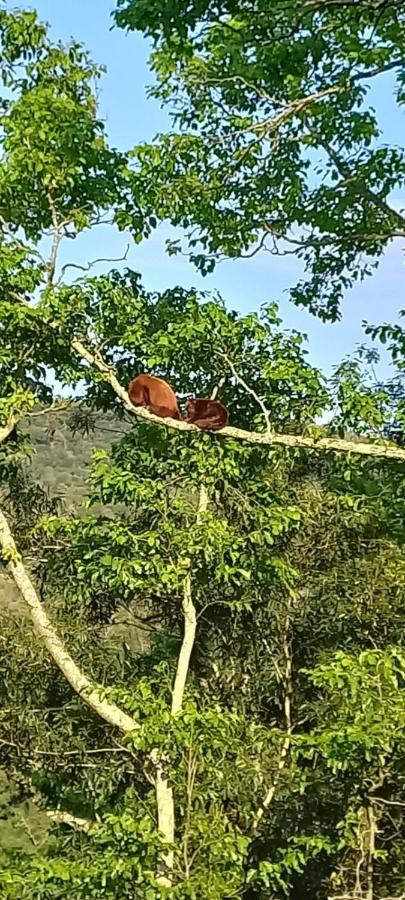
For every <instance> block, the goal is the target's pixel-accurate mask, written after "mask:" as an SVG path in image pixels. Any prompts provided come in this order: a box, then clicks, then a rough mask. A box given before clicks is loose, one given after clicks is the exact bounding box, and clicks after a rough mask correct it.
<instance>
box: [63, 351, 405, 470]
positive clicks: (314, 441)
mask: <svg viewBox="0 0 405 900" xmlns="http://www.w3.org/2000/svg"><path fill="white" fill-rule="evenodd" d="M72 348H73V349H74V350H76V352H77V353H78V354H79V356H81V357H82V358H83V359H85V360H86V362H88V363H89V365H91V366H94V367H95V368H96V369H97V370H98V371H99V372H100V373H101V374H102V375H103V377H104V378H105V380H106V381H108V382H109V384H110V385H111V387H112V389H113V391H114V392H115V394H116V395H117V397H119V399H120V400H121V401H122V404H123V406H124V408H125V409H126V410H127V411H128V412H129V413H131V415H133V416H137V417H139V418H140V419H145V421H147V422H153V423H154V424H155V425H160V426H161V427H162V426H163V425H165V426H166V427H168V428H172V429H174V430H175V431H188V432H191V431H194V432H199V431H200V429H199V428H197V426H196V425H190V424H189V423H188V422H184V421H182V420H180V421H179V420H177V419H163V418H159V416H155V415H154V414H153V413H151V412H149V410H147V409H145V408H143V407H141V406H138V407H135V406H133V405H132V403H131V401H130V399H129V397H128V394H127V392H126V390H124V388H123V387H122V386H121V385H120V383H119V381H118V379H117V377H116V375H115V374H114V370H113V368H111V367H110V366H108V365H107V364H106V363H105V362H103V360H102V359H101V357H100V356H99V355H98V354H97V353H92V352H90V351H89V350H87V348H86V347H85V346H84V344H83V343H82V341H80V340H73V341H72ZM216 434H217V436H218V437H222V438H232V439H233V440H236V441H243V442H245V443H248V444H256V445H258V446H259V445H260V446H267V447H271V446H275V447H276V446H281V447H287V448H289V449H291V450H294V449H295V450H297V449H301V450H314V451H316V452H320V451H323V452H330V451H335V452H337V453H355V454H358V455H359V456H370V457H374V458H375V459H387V460H389V459H392V460H397V461H398V462H405V449H404V448H402V447H396V446H395V445H394V444H389V443H388V442H386V443H381V444H372V443H366V442H365V441H349V440H345V439H343V438H337V437H319V438H318V437H309V436H308V437H307V436H304V435H294V434H277V433H276V432H273V433H272V434H271V435H268V434H266V433H265V432H264V433H263V432H258V431H245V430H244V429H242V428H233V427H232V426H229V425H228V426H227V427H226V428H222V429H221V430H220V431H217V432H216Z"/></svg>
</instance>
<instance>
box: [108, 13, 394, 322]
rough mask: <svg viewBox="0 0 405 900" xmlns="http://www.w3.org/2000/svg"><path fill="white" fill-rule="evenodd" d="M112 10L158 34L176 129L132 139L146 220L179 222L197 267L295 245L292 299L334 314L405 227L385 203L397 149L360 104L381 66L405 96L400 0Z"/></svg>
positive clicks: (173, 248) (121, 20)
mask: <svg viewBox="0 0 405 900" xmlns="http://www.w3.org/2000/svg"><path fill="white" fill-rule="evenodd" d="M115 17H116V21H117V23H118V24H119V25H120V26H121V27H124V28H128V29H136V30H139V31H141V32H142V33H143V34H145V35H147V36H148V37H149V38H151V39H152V42H153V53H152V57H151V61H152V65H153V69H154V72H155V75H156V77H157V85H156V86H155V87H154V88H153V89H152V91H151V93H152V95H154V96H156V97H158V98H159V99H160V100H161V101H163V102H164V103H167V104H169V106H170V108H171V109H172V111H173V121H174V130H173V131H172V132H171V133H168V134H165V135H160V136H158V138H157V139H156V140H155V142H154V143H153V144H151V145H147V144H143V145H140V146H139V147H136V148H135V149H134V151H133V157H134V178H135V180H136V185H137V190H138V194H137V196H138V197H139V198H140V202H141V206H142V208H143V210H144V213H145V215H146V216H147V217H148V219H149V223H150V225H151V226H152V227H153V225H154V224H156V222H157V220H159V219H161V220H163V219H170V221H171V222H172V223H174V224H177V225H181V226H183V227H184V228H185V229H186V232H187V243H188V248H189V254H190V258H191V260H192V262H193V263H194V264H195V265H196V266H197V268H199V269H200V270H201V271H202V272H203V273H205V272H209V271H211V270H212V269H213V267H214V265H215V263H216V261H217V259H218V258H221V257H223V256H228V257H238V256H243V255H253V254H254V253H256V252H258V251H259V250H261V249H262V248H263V247H266V248H267V249H268V250H270V252H272V253H274V254H288V253H291V254H294V255H295V256H296V257H298V259H300V260H302V262H303V264H304V267H305V271H306V273H307V274H306V276H305V278H304V279H302V280H301V281H300V282H299V283H298V284H297V285H295V286H294V287H293V288H292V290H291V292H290V297H291V299H292V300H293V302H294V303H297V304H301V305H305V306H306V307H308V308H309V309H310V310H311V311H312V312H316V313H317V314H319V315H320V316H321V317H322V318H325V319H326V318H329V319H336V318H337V317H338V315H339V305H340V301H341V299H342V296H343V292H344V291H346V290H347V289H348V288H349V287H350V286H351V285H352V284H353V283H354V282H355V281H356V280H358V279H362V278H364V277H365V275H367V274H369V273H370V272H371V271H372V270H373V268H374V267H375V265H376V264H377V263H378V261H379V260H380V258H381V255H382V253H383V250H384V248H385V247H386V246H387V244H388V243H389V241H390V240H392V239H393V238H394V237H395V236H402V237H403V236H404V233H405V232H404V228H405V219H404V215H403V211H402V212H401V211H399V210H398V209H397V206H396V205H395V204H394V203H392V202H391V194H392V191H393V190H394V189H396V188H399V187H400V186H401V185H402V186H403V184H404V175H405V165H404V163H405V160H404V154H403V151H402V149H401V148H399V147H395V146H387V145H385V144H383V143H382V141H381V134H380V127H379V124H378V120H377V115H376V112H375V110H374V109H373V108H372V107H371V106H370V105H367V104H366V100H367V92H368V88H369V86H370V84H371V83H372V81H373V79H374V78H375V77H376V76H378V75H379V74H380V73H384V72H388V71H390V72H391V73H392V77H393V78H394V79H395V81H394V93H395V98H396V101H397V102H398V103H399V104H401V103H403V100H404V74H403V71H404V69H403V56H404V18H403V10H402V5H401V2H400V0H393V2H389V3H379V2H374V0H369V2H360V3H351V2H324V0H314V2H312V0H311V2H304V3H300V4H294V3H285V2H284V0H276V2H273V3H272V5H271V12H269V5H268V3H267V2H266V0H260V2H256V0H254V2H253V0H243V2H238V3H236V2H234V0H226V2H225V3H221V4H220V6H218V4H217V3H216V2H211V0H204V2H200V0H198V2H196V0H194V2H191V3H184V2H183V0H174V2H173V3H171V4H170V9H169V10H168V8H167V4H166V3H165V2H163V0H153V2H149V0H148V2H144V0H118V3H117V10H116V14H115ZM128 222H129V220H128ZM168 249H169V252H171V253H176V252H178V251H179V250H180V243H179V242H178V241H175V242H170V243H169V246H168Z"/></svg>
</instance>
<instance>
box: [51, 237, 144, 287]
mask: <svg viewBox="0 0 405 900" xmlns="http://www.w3.org/2000/svg"><path fill="white" fill-rule="evenodd" d="M129 248H130V245H129V244H127V246H126V249H125V252H124V253H123V255H122V256H100V257H99V258H98V259H92V260H91V262H89V263H87V265H85V266H81V265H79V264H78V263H65V265H64V266H62V268H61V273H60V276H59V279H58V284H60V282H61V281H62V280H63V277H64V274H65V272H66V270H67V269H80V271H82V272H88V271H89V269H92V268H93V266H97V265H98V264H99V263H114V262H123V261H124V260H126V259H127V257H128V253H129Z"/></svg>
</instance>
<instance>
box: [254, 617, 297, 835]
mask: <svg viewBox="0 0 405 900" xmlns="http://www.w3.org/2000/svg"><path fill="white" fill-rule="evenodd" d="M290 607H291V604H289V607H288V612H287V617H286V621H285V626H284V637H283V654H284V677H283V681H284V727H285V736H284V740H283V743H282V747H281V751H280V757H279V761H278V765H277V772H276V775H275V777H274V779H273V783H272V785H271V786H270V787H269V789H268V791H267V794H266V796H265V798H264V800H263V802H262V804H261V806H260V807H259V809H258V810H257V813H256V815H255V817H254V820H253V826H252V833H253V836H255V835H256V834H257V832H258V827H259V824H260V822H261V820H262V818H263V816H264V814H265V812H267V810H268V808H269V806H270V804H271V802H272V800H273V797H274V794H275V792H276V789H277V787H278V784H279V781H280V776H281V773H282V771H283V769H284V768H285V764H286V762H287V758H288V754H289V752H290V747H291V739H292V716H291V700H292V690H293V683H292V651H291V635H290V629H291V619H290Z"/></svg>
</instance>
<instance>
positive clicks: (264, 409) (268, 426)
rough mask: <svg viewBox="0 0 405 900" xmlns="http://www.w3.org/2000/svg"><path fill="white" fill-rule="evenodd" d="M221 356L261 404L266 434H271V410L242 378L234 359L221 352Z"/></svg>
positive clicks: (243, 385) (240, 382)
mask: <svg viewBox="0 0 405 900" xmlns="http://www.w3.org/2000/svg"><path fill="white" fill-rule="evenodd" d="M221 356H223V358H224V360H225V362H226V363H227V364H228V366H229V368H230V370H231V372H232V374H233V375H234V376H235V378H236V380H237V381H239V384H240V385H241V386H242V387H243V388H244V390H245V391H247V393H248V394H250V395H251V396H252V397H253V399H254V400H256V403H257V404H258V405H259V406H260V409H261V411H262V413H263V415H264V419H265V422H266V434H267V435H270V434H271V432H272V428H271V422H270V414H269V411H268V409H267V407H266V405H265V403H263V400H261V398H260V397H259V395H258V394H256V391H254V390H253V388H251V387H249V385H248V384H246V381H244V379H243V378H241V376H240V375H238V373H237V371H236V369H235V366H234V364H233V362H232V360H230V359H229V357H228V356H226V354H225V353H221Z"/></svg>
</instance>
